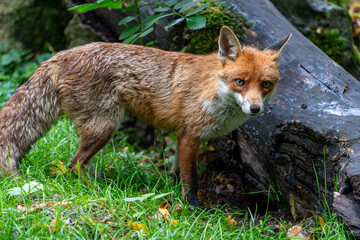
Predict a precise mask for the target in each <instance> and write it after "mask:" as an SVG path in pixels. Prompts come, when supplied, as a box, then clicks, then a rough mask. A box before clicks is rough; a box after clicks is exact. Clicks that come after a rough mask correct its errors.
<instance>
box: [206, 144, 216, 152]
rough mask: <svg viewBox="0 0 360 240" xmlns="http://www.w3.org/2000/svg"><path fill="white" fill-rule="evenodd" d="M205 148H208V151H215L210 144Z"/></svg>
mask: <svg viewBox="0 0 360 240" xmlns="http://www.w3.org/2000/svg"><path fill="white" fill-rule="evenodd" d="M207 149H208V151H210V152H214V151H215V148H214V146H213V145H211V144H209V145H207Z"/></svg>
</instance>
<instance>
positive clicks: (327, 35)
mask: <svg viewBox="0 0 360 240" xmlns="http://www.w3.org/2000/svg"><path fill="white" fill-rule="evenodd" d="M305 35H306V36H307V37H308V38H309V39H310V40H311V41H312V42H313V43H315V44H316V45H317V46H318V47H319V48H320V49H321V50H322V51H323V52H325V53H326V54H327V55H328V56H329V57H331V58H332V59H333V60H334V61H336V62H337V63H339V64H340V65H342V64H343V63H344V59H343V58H344V56H343V54H344V52H345V51H347V47H346V45H347V44H346V39H344V38H343V37H342V36H341V35H340V33H339V30H337V29H333V28H320V27H317V26H313V27H311V30H310V31H309V32H307V33H305Z"/></svg>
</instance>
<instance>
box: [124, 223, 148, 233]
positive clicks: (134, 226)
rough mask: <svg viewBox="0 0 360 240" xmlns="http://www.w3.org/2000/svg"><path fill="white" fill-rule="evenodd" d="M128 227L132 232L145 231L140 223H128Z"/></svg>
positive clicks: (144, 227)
mask: <svg viewBox="0 0 360 240" xmlns="http://www.w3.org/2000/svg"><path fill="white" fill-rule="evenodd" d="M128 225H129V227H130V228H131V229H132V230H141V229H143V231H144V233H145V232H146V231H147V228H146V226H144V225H143V224H141V223H134V222H132V221H129V222H128Z"/></svg>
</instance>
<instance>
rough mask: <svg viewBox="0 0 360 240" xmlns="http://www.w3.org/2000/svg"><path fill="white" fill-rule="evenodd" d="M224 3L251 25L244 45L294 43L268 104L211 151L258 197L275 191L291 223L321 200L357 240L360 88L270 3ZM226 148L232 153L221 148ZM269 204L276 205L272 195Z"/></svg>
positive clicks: (263, 0) (240, 0)
mask: <svg viewBox="0 0 360 240" xmlns="http://www.w3.org/2000/svg"><path fill="white" fill-rule="evenodd" d="M226 2H227V4H229V5H232V6H234V11H238V12H241V13H244V14H245V15H247V16H248V19H249V20H250V21H254V28H253V29H252V30H251V31H248V32H247V36H246V39H247V43H248V44H250V45H255V46H257V47H259V48H265V47H266V46H269V45H270V44H271V43H273V42H274V41H275V40H279V39H281V38H282V37H284V36H287V35H288V34H290V33H292V34H293V36H292V38H291V39H290V41H289V43H288V45H287V46H286V48H285V49H284V51H283V55H282V60H281V63H280V65H279V69H280V72H281V81H280V83H279V87H278V90H277V94H276V95H275V97H274V99H273V100H272V101H271V103H270V104H269V105H268V106H267V108H266V110H265V111H264V113H263V114H262V115H261V116H259V117H256V118H253V119H250V120H248V121H247V122H246V123H245V124H243V125H242V126H240V127H239V128H238V129H237V131H236V134H232V137H227V138H225V139H224V138H223V139H218V140H216V141H215V142H214V144H215V148H216V149H217V150H220V152H222V154H221V155H222V156H223V160H224V161H225V162H227V163H228V164H233V165H237V166H239V167H242V168H245V170H246V174H245V175H244V177H245V178H247V180H249V181H251V182H252V183H253V185H254V186H255V187H256V188H258V189H259V190H268V189H269V186H271V187H272V188H273V189H276V190H280V191H281V194H282V201H283V203H285V204H287V206H289V207H291V208H292V209H295V212H294V214H293V215H294V217H295V218H296V217H299V218H300V217H305V216H309V215H311V211H321V210H323V206H324V205H323V200H324V198H326V200H327V203H328V204H329V206H330V207H333V208H334V209H335V210H336V211H337V212H339V213H340V214H341V215H342V216H344V218H345V219H346V220H347V222H348V224H349V225H350V226H351V227H352V228H353V230H354V231H355V234H356V235H359V234H360V230H359V229H360V218H359V217H360V214H359V213H360V202H359V201H360V121H359V120H360V82H359V81H358V80H356V79H355V78H354V77H352V76H351V75H350V74H349V73H347V72H346V71H345V70H344V69H343V68H342V67H341V66H339V65H338V64H337V63H335V62H334V61H333V60H331V59H330V58H329V57H328V56H327V55H325V54H324V53H323V52H322V51H321V50H320V49H319V48H317V47H316V46H315V45H314V44H312V43H311V42H310V41H309V40H308V39H306V38H305V37H304V36H303V35H302V34H301V33H300V32H298V31H297V30H296V29H295V28H294V27H293V26H292V25H291V24H290V23H289V22H288V21H287V20H286V19H285V17H283V16H282V15H281V14H280V12H279V11H278V10H277V9H276V8H275V7H274V6H273V4H272V3H271V2H269V1H268V0H253V1H245V0H226ZM229 140H231V141H232V142H233V143H236V145H237V146H238V147H237V148H234V147H226V146H231V144H230V145H229V144H228V143H229ZM232 145H234V144H232ZM224 151H225V152H226V154H224ZM234 151H237V152H236V153H234ZM229 156H238V157H235V158H234V157H231V158H229ZM265 194H267V193H265ZM271 200H272V202H273V203H274V204H276V202H277V200H276V198H275V196H274V195H273V196H272V198H271Z"/></svg>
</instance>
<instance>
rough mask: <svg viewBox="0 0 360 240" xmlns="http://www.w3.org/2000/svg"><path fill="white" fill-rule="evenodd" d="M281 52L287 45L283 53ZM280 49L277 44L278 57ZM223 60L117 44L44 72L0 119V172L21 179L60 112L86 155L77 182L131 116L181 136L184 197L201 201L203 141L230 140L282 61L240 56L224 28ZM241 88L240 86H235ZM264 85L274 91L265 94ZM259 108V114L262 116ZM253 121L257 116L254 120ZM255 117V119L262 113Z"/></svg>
mask: <svg viewBox="0 0 360 240" xmlns="http://www.w3.org/2000/svg"><path fill="white" fill-rule="evenodd" d="M284 44H285V43H284ZM284 44H280V46H281V48H282V47H283V45H284ZM219 47H220V49H219V54H217V53H212V54H207V55H201V56H196V55H191V54H185V53H179V52H167V51H163V50H159V49H154V48H148V47H142V46H135V45H126V44H121V43H91V44H88V45H84V46H80V47H76V48H73V49H69V50H66V51H62V52H59V53H57V54H55V55H54V56H53V57H52V58H50V59H49V60H48V61H46V62H44V63H42V64H41V66H40V68H39V69H38V70H37V71H36V72H35V73H34V75H33V76H32V77H30V79H29V80H28V82H27V83H25V84H24V85H23V86H21V87H20V88H19V89H18V90H17V91H16V93H15V94H14V95H13V96H12V97H11V98H10V99H9V100H8V102H7V103H6V104H5V105H4V107H3V108H2V109H1V111H0V120H1V121H0V168H1V170H2V173H3V174H8V173H10V172H14V171H15V172H17V170H18V169H19V166H18V162H19V161H20V160H21V158H22V157H23V155H24V154H25V153H26V152H27V151H28V150H29V148H30V147H31V145H32V144H33V143H34V142H35V141H36V140H37V139H38V138H39V137H40V136H41V135H42V134H43V133H45V132H46V131H47V130H48V129H49V127H50V126H51V124H53V123H54V122H55V121H56V119H57V117H58V115H59V114H60V113H61V112H64V113H65V114H66V115H67V116H68V117H69V118H70V119H71V120H72V121H73V122H74V123H75V126H76V129H77V131H78V134H79V136H80V146H79V149H78V151H77V153H76V154H75V156H74V157H73V158H72V160H71V161H70V162H69V164H68V166H69V167H70V168H71V169H72V170H73V171H74V172H76V173H78V169H77V167H78V166H80V167H81V168H82V169H83V167H84V166H85V165H88V164H89V163H90V161H91V158H92V156H93V155H94V154H96V153H97V152H98V151H99V150H100V149H101V148H102V147H103V146H105V144H106V143H107V142H108V141H109V139H110V138H111V136H112V135H113V133H114V131H115V130H116V129H117V127H118V125H119V124H120V122H121V120H122V117H123V116H124V114H125V113H126V112H130V113H132V114H134V115H135V116H136V117H138V118H140V119H143V120H144V121H146V122H147V123H149V124H151V125H153V126H154V127H156V128H159V129H164V130H167V131H174V132H176V133H177V134H178V136H179V153H178V154H179V155H178V156H179V157H178V165H179V166H178V167H179V168H180V169H178V167H177V166H176V165H177V164H175V167H174V169H175V171H180V176H181V179H182V183H183V192H184V196H186V198H187V199H188V200H189V202H190V203H191V204H193V205H199V204H200V203H199V201H198V199H197V197H196V191H197V185H196V179H197V176H196V169H197V151H198V146H199V144H200V141H201V139H209V138H213V137H218V136H221V135H224V134H226V133H227V132H229V131H231V130H233V129H234V128H235V127H236V126H237V125H239V124H241V123H242V122H243V121H244V120H245V119H246V118H247V117H249V116H251V115H256V114H258V112H254V111H255V110H254V106H257V105H259V106H258V108H259V111H260V110H261V109H260V108H262V104H263V103H262V101H263V100H264V99H266V98H268V96H269V95H270V93H271V92H273V90H274V88H275V85H276V83H277V81H278V78H279V72H278V70H277V62H276V60H277V58H278V56H279V51H277V50H276V49H275V50H266V51H260V50H257V49H255V48H250V47H242V46H241V45H240V43H239V41H238V39H237V38H236V36H235V35H234V34H233V33H232V31H231V30H230V29H229V28H227V27H223V28H222V29H221V32H220V38H219ZM236 79H242V80H244V83H245V85H244V86H238V85H236V81H234V80H236ZM264 81H270V82H271V83H272V85H271V87H269V88H266V89H265V88H264V87H262V84H263V82H264ZM260 105H261V106H260ZM251 111H252V112H251ZM256 111H257V110H256Z"/></svg>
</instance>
